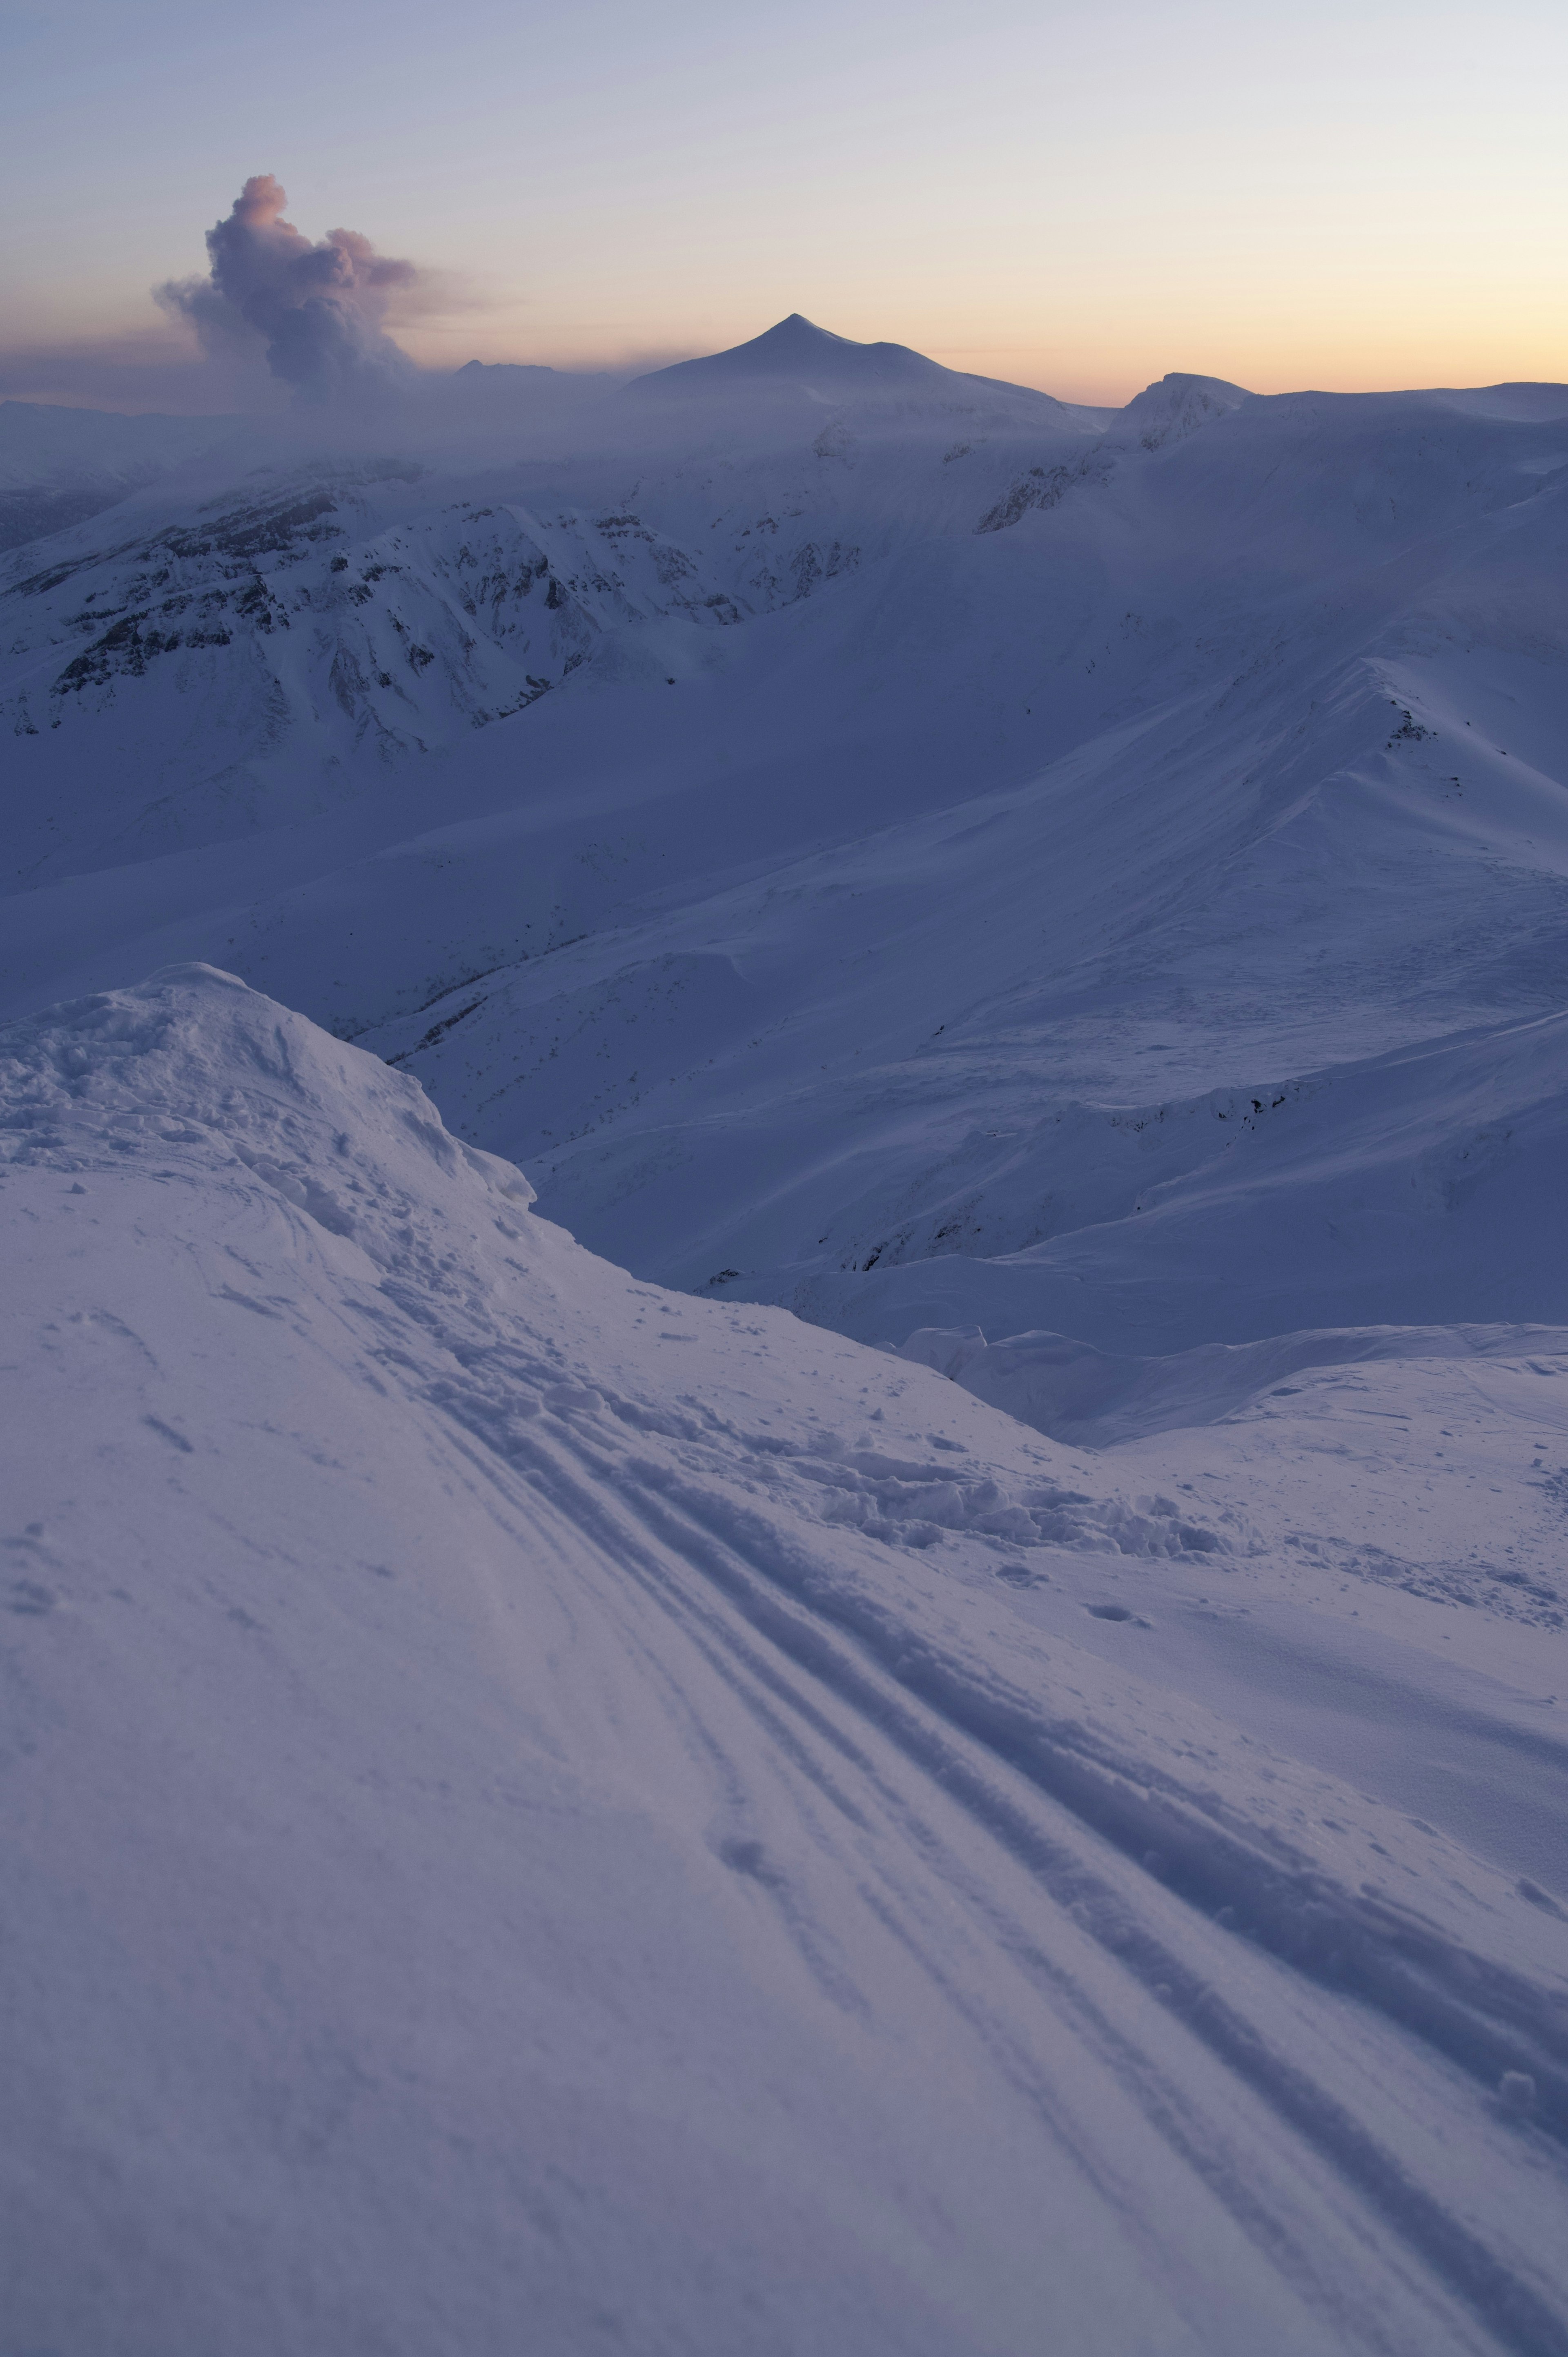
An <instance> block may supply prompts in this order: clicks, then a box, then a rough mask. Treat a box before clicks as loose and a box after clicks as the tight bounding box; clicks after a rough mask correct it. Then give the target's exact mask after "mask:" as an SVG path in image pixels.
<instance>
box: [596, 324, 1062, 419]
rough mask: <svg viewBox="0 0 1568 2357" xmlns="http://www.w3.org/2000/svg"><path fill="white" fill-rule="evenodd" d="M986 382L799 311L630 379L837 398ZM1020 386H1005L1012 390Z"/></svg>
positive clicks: (674, 386) (651, 388)
mask: <svg viewBox="0 0 1568 2357" xmlns="http://www.w3.org/2000/svg"><path fill="white" fill-rule="evenodd" d="M991 382H992V380H991V379H990V378H982V377H971V376H964V375H961V374H960V373H959V371H956V370H954V369H948V368H943V366H942V365H941V363H940V361H933V360H928V359H927V358H926V355H925V354H924V353H923V352H917V351H912V350H910V349H909V347H908V344H857V343H856V342H855V341H854V339H853V338H852V337H849V336H835V335H834V334H833V333H832V329H831V328H819V327H818V326H817V324H816V322H815V320H814V319H808V318H807V317H806V316H805V314H804V313H803V312H801V311H791V312H790V313H789V316H788V317H786V318H782V319H779V321H777V322H776V324H775V325H774V326H773V327H771V328H765V329H764V330H763V332H762V334H761V335H760V336H753V337H752V338H751V339H750V340H749V341H748V342H746V343H744V344H735V345H732V346H731V348H730V349H729V350H727V351H723V352H710V353H706V354H704V355H703V357H702V358H701V359H699V360H690V361H676V362H675V364H674V366H673V367H671V368H663V369H655V370H654V371H652V372H651V373H650V375H648V376H639V377H634V378H633V379H632V382H631V385H630V387H629V388H628V390H631V391H635V392H638V393H656V394H662V395H667V396H675V395H679V396H682V397H685V396H688V395H691V394H698V393H724V392H726V391H728V390H729V389H730V388H731V387H735V388H736V389H738V388H739V387H740V386H742V385H743V384H744V385H746V386H748V387H752V388H755V387H757V385H758V384H771V385H772V386H773V387H775V388H776V389H777V390H778V391H779V392H781V393H785V392H803V393H811V394H816V395H819V396H821V395H822V394H827V395H829V396H830V397H832V399H835V400H841V401H842V400H843V399H844V398H845V397H846V396H848V395H851V394H854V393H896V392H917V391H918V392H926V393H933V392H936V391H938V390H940V389H942V388H944V387H946V388H957V387H959V386H964V387H969V388H972V387H973V386H975V385H976V384H982V383H983V384H990V383H991ZM1019 389H1020V388H1015V387H1012V386H1009V387H1007V388H1006V390H1007V391H1009V392H1012V391H1015V390H1019ZM1034 397H1035V398H1036V400H1039V399H1043V398H1044V396H1043V395H1041V394H1036V395H1035V396H1034Z"/></svg>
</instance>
